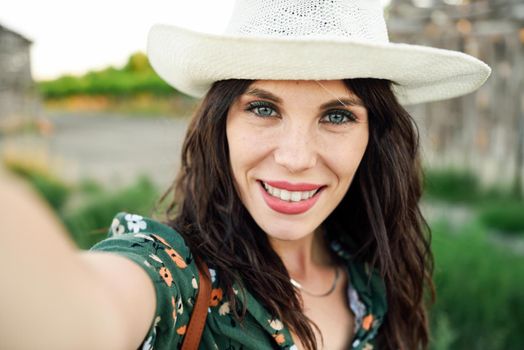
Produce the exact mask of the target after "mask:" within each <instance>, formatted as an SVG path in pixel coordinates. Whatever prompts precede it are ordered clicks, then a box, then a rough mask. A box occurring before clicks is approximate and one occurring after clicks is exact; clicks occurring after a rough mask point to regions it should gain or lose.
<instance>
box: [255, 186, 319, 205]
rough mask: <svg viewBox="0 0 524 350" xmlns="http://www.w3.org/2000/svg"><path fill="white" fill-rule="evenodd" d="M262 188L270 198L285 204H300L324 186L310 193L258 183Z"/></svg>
mask: <svg viewBox="0 0 524 350" xmlns="http://www.w3.org/2000/svg"><path fill="white" fill-rule="evenodd" d="M259 182H260V184H261V185H262V188H264V190H265V191H266V192H267V193H268V194H269V195H270V196H272V197H275V198H278V199H280V200H282V201H286V202H301V201H305V200H308V199H310V198H312V197H314V196H315V195H316V194H317V193H318V192H320V190H321V189H323V188H324V187H325V186H321V187H319V188H317V189H314V190H311V191H288V190H285V189H282V188H277V187H273V186H271V185H269V184H267V183H265V182H263V181H259Z"/></svg>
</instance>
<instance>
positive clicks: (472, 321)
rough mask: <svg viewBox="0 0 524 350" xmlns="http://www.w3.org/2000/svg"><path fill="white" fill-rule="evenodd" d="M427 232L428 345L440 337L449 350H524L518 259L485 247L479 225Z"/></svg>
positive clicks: (523, 293)
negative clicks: (431, 284) (431, 295)
mask: <svg viewBox="0 0 524 350" xmlns="http://www.w3.org/2000/svg"><path fill="white" fill-rule="evenodd" d="M432 228H433V252H434V255H435V263H436V269H435V278H434V280H435V283H436V286H437V302H436V305H435V307H434V309H433V311H432V324H433V329H434V331H437V332H440V333H441V334H438V333H437V334H435V335H436V336H439V338H438V339H437V338H434V343H435V344H438V342H443V340H442V338H440V336H442V334H444V335H446V336H447V339H446V341H445V342H447V343H448V344H447V346H448V348H449V349H479V350H483V349H486V350H497V349H524V333H522V330H523V329H524V279H523V277H522V276H524V256H518V255H516V254H514V253H511V252H508V251H505V250H504V249H502V248H499V247H497V246H493V245H492V244H490V243H488V241H487V240H486V237H485V229H484V228H483V227H482V226H481V225H479V224H471V225H469V226H466V227H464V228H463V229H461V232H451V229H450V227H449V225H447V224H445V223H439V224H434V225H433V226H432ZM446 323H447V324H446ZM445 342H444V343H445ZM441 346H442V344H441ZM436 348H437V347H434V349H436Z"/></svg>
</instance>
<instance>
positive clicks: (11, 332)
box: [0, 169, 155, 349]
mask: <svg viewBox="0 0 524 350" xmlns="http://www.w3.org/2000/svg"><path fill="white" fill-rule="evenodd" d="M123 276H125V278H123ZM0 278H1V285H2V287H1V288H0V348H1V349H133V348H134V349H136V348H137V347H138V346H139V344H140V342H141V341H142V340H143V337H144V336H145V335H146V333H147V330H148V328H149V327H150V325H151V322H152V318H153V315H154V308H155V292H154V288H153V284H152V282H151V280H150V279H149V278H148V276H147V274H146V273H145V272H144V271H143V270H142V269H141V268H140V267H139V266H138V265H136V264H135V263H133V262H131V261H129V260H128V259H125V258H124V257H121V256H118V255H115V254H110V253H101V252H89V253H88V252H82V251H80V250H78V249H77V248H76V247H75V246H74V243H73V242H72V241H71V240H70V239H68V237H67V235H66V233H65V230H64V228H63V227H62V226H61V225H60V224H59V222H58V220H57V219H56V218H55V217H54V215H53V214H52V212H51V210H50V209H49V208H48V207H47V206H46V205H44V203H43V202H42V201H41V200H40V198H38V196H36V194H35V193H34V192H33V191H32V190H31V189H30V188H29V186H28V185H26V184H25V183H23V182H21V181H20V180H18V179H15V178H13V177H11V176H10V175H8V174H5V173H3V172H2V170H1V169H0Z"/></svg>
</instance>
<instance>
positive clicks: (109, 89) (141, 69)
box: [38, 53, 177, 99]
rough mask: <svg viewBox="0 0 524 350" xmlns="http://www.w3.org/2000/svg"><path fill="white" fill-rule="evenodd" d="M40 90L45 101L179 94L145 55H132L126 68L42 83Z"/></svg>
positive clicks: (109, 68)
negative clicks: (144, 94)
mask: <svg viewBox="0 0 524 350" xmlns="http://www.w3.org/2000/svg"><path fill="white" fill-rule="evenodd" d="M38 87H39V90H40V92H41V94H42V96H43V97H44V99H60V98H65V97H70V96H75V95H88V96H97V95H104V96H113V97H131V96H134V95H137V94H141V93H150V94H152V95H156V96H171V95H173V94H177V92H176V90H175V89H174V88H172V87H171V86H169V85H168V84H167V83H166V82H164V81H163V80H162V79H160V77H159V76H158V75H157V74H156V73H155V72H154V71H153V69H152V68H151V65H150V64H149V61H148V60H147V58H146V56H145V55H144V54H143V53H135V54H133V55H132V56H131V57H130V58H129V60H128V62H127V64H126V65H125V66H124V67H123V68H120V69H118V68H114V67H108V68H106V69H103V70H99V71H91V72H88V73H87V74H85V75H83V76H71V75H66V76H62V77H60V78H58V79H55V80H49V81H41V82H39V83H38Z"/></svg>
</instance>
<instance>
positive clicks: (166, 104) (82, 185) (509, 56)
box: [0, 0, 524, 350]
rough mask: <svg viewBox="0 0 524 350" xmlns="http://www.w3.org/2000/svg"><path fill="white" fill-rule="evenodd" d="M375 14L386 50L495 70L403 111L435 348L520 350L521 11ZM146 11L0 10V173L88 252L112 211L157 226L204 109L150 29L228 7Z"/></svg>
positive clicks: (388, 8) (406, 2) (96, 6)
mask: <svg viewBox="0 0 524 350" xmlns="http://www.w3.org/2000/svg"><path fill="white" fill-rule="evenodd" d="M383 4H384V6H385V13H386V17H387V21H388V26H389V32H390V39H391V41H393V42H406V43H413V44H422V45H429V46H434V47H440V48H445V49H453V50H460V51H463V52H466V53H469V54H471V55H474V56H476V57H478V58H480V59H482V60H483V61H485V62H486V63H488V64H489V65H490V66H491V67H492V68H493V73H492V76H491V77H490V79H489V80H488V81H487V83H486V84H485V85H484V86H483V87H482V88H481V89H480V90H478V91H477V92H476V93H473V94H470V95H467V96H464V97H461V98H456V99H452V100H448V101H444V102H435V103H428V104H422V105H416V106H411V107H409V111H410V112H411V113H412V115H413V117H414V119H415V120H416V123H417V125H418V128H419V132H420V135H421V138H420V141H421V144H422V156H423V161H424V169H425V178H424V182H425V194H424V196H423V200H422V209H423V212H424V214H425V216H426V218H427V220H428V221H429V224H430V226H431V229H432V237H433V239H432V247H433V251H434V254H435V261H436V267H435V275H434V279H435V283H436V286H437V301H436V304H435V306H434V307H433V308H432V310H431V324H432V333H433V334H432V343H431V344H432V349H439V350H443V349H490V350H492V349H506V350H508V349H524V332H523V330H524V199H523V191H524V189H523V170H524V145H523V143H524V91H523V82H524V0H491V1H486V0H476V1H475V0H390V1H383ZM144 6H145V5H144V4H143V3H139V2H136V3H131V4H130V3H129V2H124V1H120V0H118V1H117V0H115V1H112V2H111V3H109V2H107V1H106V2H102V1H100V0H93V1H91V2H90V3H89V5H87V4H81V3H79V4H75V5H74V6H73V5H72V3H71V2H65V1H58V0H50V1H46V2H41V3H37V2H36V1H28V0H20V1H17V2H16V3H13V2H9V3H8V2H7V1H5V0H0V162H1V163H2V164H3V166H5V167H6V168H8V169H10V170H11V171H13V172H15V173H17V174H19V175H20V176H22V177H24V178H26V179H27V180H28V181H29V182H30V183H31V184H33V185H34V188H35V189H36V190H37V191H38V192H39V193H40V194H41V195H42V196H43V197H44V198H45V199H46V200H47V201H48V202H49V204H50V206H51V207H52V208H53V209H54V210H55V211H56V213H57V215H58V217H59V218H60V219H61V220H62V221H63V222H64V224H65V226H66V227H67V228H68V230H69V232H70V234H71V236H72V238H73V239H74V240H75V242H76V243H77V244H78V246H79V247H81V248H89V247H90V246H91V245H92V244H94V243H95V242H97V241H98V240H100V239H103V238H104V237H105V236H106V232H107V229H108V226H109V225H110V223H111V220H112V217H113V216H114V215H115V214H116V213H117V212H119V211H129V212H134V213H138V214H142V215H146V216H152V215H154V211H155V210H153V208H154V204H155V203H156V202H157V200H158V199H159V196H160V195H161V194H162V193H163V192H164V191H166V190H167V188H168V186H169V185H170V184H171V182H172V181H173V179H174V177H175V174H176V172H177V169H178V166H179V156H180V148H181V143H182V138H183V135H184V133H185V130H186V127H187V124H188V118H189V117H190V116H191V114H192V112H193V111H194V109H195V107H196V105H197V103H198V101H197V100H194V99H192V98H190V97H188V96H185V95H183V94H181V93H179V92H177V91H175V90H174V89H172V88H171V87H169V86H168V85H166V84H165V83H164V82H163V81H162V80H160V79H159V78H158V76H157V75H156V74H155V73H154V72H153V70H152V69H151V67H150V65H149V62H148V60H147V57H146V56H145V54H144V52H145V43H146V35H147V30H148V28H149V27H150V26H151V25H152V24H154V23H157V22H163V23H172V22H176V23H179V24H182V25H184V26H186V27H189V28H192V29H197V30H203V31H211V32H213V31H215V32H221V31H222V30H223V28H224V25H225V23H226V22H227V19H228V14H229V12H230V9H231V6H232V1H230V0H228V1H226V0H223V1H220V2H217V1H215V2H212V1H204V0H199V1H193V2H191V3H190V4H187V5H182V4H180V3H179V2H176V3H175V2H174V1H171V2H168V1H164V0H151V1H150V2H148V5H147V8H145V7H144ZM202 9H205V10H202ZM44 13H45V14H46V15H45V16H42V14H44ZM195 13H198V14H199V16H200V17H199V18H198V19H197V20H195ZM156 211H161V207H160V209H158V208H157V209H156Z"/></svg>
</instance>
